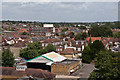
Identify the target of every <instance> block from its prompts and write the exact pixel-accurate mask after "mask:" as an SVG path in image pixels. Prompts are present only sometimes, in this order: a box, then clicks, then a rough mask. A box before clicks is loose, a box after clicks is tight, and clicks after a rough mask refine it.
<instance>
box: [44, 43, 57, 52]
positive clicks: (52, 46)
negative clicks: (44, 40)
mask: <svg viewBox="0 0 120 80" xmlns="http://www.w3.org/2000/svg"><path fill="white" fill-rule="evenodd" d="M45 50H47V51H48V52H52V51H55V52H56V48H55V46H54V45H52V44H48V45H47V46H46V47H45Z"/></svg>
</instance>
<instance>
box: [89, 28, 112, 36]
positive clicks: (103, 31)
mask: <svg viewBox="0 0 120 80" xmlns="http://www.w3.org/2000/svg"><path fill="white" fill-rule="evenodd" d="M88 34H89V35H91V36H93V37H108V36H110V37H112V36H113V33H112V30H111V28H110V27H108V26H94V27H93V28H92V29H91V30H89V31H88Z"/></svg>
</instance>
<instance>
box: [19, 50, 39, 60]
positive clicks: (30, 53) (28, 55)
mask: <svg viewBox="0 0 120 80" xmlns="http://www.w3.org/2000/svg"><path fill="white" fill-rule="evenodd" d="M37 56H39V55H38V51H37V50H35V49H28V48H24V49H23V50H21V51H20V57H23V58H25V59H27V60H29V59H32V58H34V57H37Z"/></svg>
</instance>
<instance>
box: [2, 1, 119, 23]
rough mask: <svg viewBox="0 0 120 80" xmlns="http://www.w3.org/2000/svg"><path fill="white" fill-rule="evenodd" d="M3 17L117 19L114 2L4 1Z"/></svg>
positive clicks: (71, 19)
mask: <svg viewBox="0 0 120 80" xmlns="http://www.w3.org/2000/svg"><path fill="white" fill-rule="evenodd" d="M2 5H3V11H2V13H3V19H14V20H37V21H43V22H44V21H104V20H116V19H117V3H113V2H45V3H39V2H29V3H20V2H19V3H16V2H13V3H12V2H4V3H3V4H2Z"/></svg>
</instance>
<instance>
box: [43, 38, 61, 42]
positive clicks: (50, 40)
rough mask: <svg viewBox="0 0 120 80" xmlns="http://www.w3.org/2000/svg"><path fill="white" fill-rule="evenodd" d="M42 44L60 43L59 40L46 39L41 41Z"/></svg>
mask: <svg viewBox="0 0 120 80" xmlns="http://www.w3.org/2000/svg"><path fill="white" fill-rule="evenodd" d="M41 42H42V43H53V42H61V40H60V39H56V38H52V39H46V40H44V41H41Z"/></svg>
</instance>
